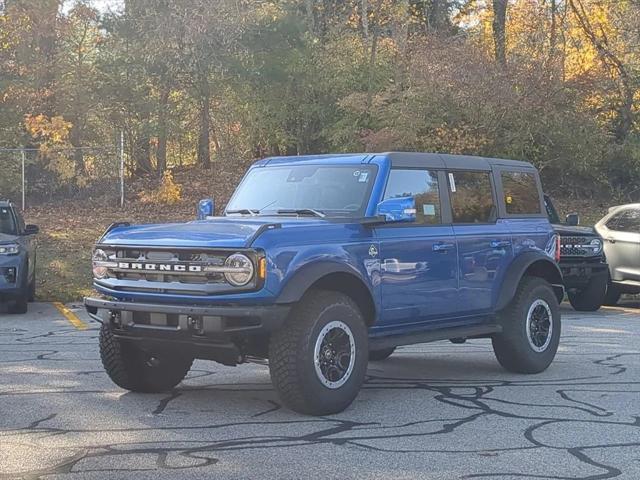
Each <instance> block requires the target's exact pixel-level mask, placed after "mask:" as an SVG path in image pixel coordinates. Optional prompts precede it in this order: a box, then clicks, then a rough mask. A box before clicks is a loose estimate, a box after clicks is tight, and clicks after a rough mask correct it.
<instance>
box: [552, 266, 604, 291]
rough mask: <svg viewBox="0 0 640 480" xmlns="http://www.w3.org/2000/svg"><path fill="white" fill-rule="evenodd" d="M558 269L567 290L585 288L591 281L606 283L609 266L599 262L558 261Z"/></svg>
mask: <svg viewBox="0 0 640 480" xmlns="http://www.w3.org/2000/svg"><path fill="white" fill-rule="evenodd" d="M559 267H560V270H561V271H562V278H563V282H564V286H565V289H567V290H570V289H576V288H578V289H579V288H585V287H586V286H587V285H589V284H590V283H591V282H592V281H597V282H605V283H606V281H607V278H608V277H607V276H608V274H609V266H608V265H607V264H606V263H604V262H600V261H596V262H593V261H591V262H590V261H587V260H580V259H560V264H559Z"/></svg>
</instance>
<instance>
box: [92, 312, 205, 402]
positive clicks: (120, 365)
mask: <svg viewBox="0 0 640 480" xmlns="http://www.w3.org/2000/svg"><path fill="white" fill-rule="evenodd" d="M100 358H101V360H102V365H103V366H104V369H105V371H106V372H107V374H108V375H109V378H111V380H112V381H113V383H115V384H116V385H118V386H119V387H121V388H124V389H125V390H130V391H132V392H142V393H158V392H166V391H168V390H171V389H172V388H174V387H175V386H176V385H178V384H179V383H180V382H181V381H182V380H183V379H184V377H185V376H186V375H187V373H189V369H190V368H191V364H192V363H193V358H189V357H181V356H179V355H175V354H174V355H170V354H164V355H158V356H157V357H156V356H154V357H153V360H152V357H151V356H150V355H149V354H147V353H145V352H144V351H143V350H141V349H139V348H138V347H137V346H136V345H134V344H133V343H130V342H126V341H121V340H119V339H118V338H116V337H115V336H114V335H113V332H112V331H111V328H110V327H109V326H108V325H107V324H103V325H102V326H101V327H100ZM155 361H157V362H158V363H157V365H152V363H153V362H155Z"/></svg>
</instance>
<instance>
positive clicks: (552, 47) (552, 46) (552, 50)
mask: <svg viewBox="0 0 640 480" xmlns="http://www.w3.org/2000/svg"><path fill="white" fill-rule="evenodd" d="M557 10H558V7H557V5H556V0H551V32H550V33H549V63H550V64H551V67H552V68H553V63H554V59H555V56H556V44H557V35H558V24H557V14H558V12H557Z"/></svg>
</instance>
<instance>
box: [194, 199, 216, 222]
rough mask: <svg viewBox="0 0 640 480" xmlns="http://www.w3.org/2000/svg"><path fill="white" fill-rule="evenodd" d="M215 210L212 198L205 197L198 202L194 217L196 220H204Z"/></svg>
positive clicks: (211, 215)
mask: <svg viewBox="0 0 640 480" xmlns="http://www.w3.org/2000/svg"><path fill="white" fill-rule="evenodd" d="M214 210H215V204H214V202H213V198H205V199H203V200H200V201H199V202H198V208H197V209H196V218H197V219H198V220H206V219H207V217H213V212H214Z"/></svg>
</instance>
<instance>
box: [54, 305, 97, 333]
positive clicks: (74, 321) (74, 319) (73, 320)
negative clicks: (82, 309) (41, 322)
mask: <svg viewBox="0 0 640 480" xmlns="http://www.w3.org/2000/svg"><path fill="white" fill-rule="evenodd" d="M53 306H54V307H56V308H57V309H58V311H59V312H60V313H61V314H62V315H64V318H66V319H67V320H69V323H70V324H71V325H73V326H74V327H76V328H77V329H78V330H86V329H87V328H89V325H87V324H86V323H84V322H83V321H82V320H80V319H79V318H78V316H77V315H76V314H75V313H73V312H72V311H71V310H69V309H68V308H67V307H66V306H65V305H63V304H62V303H60V302H53Z"/></svg>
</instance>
